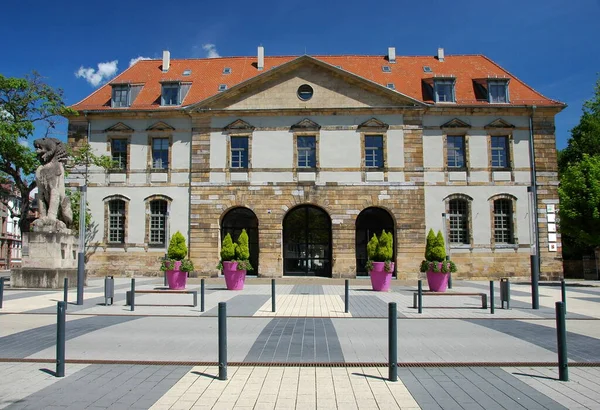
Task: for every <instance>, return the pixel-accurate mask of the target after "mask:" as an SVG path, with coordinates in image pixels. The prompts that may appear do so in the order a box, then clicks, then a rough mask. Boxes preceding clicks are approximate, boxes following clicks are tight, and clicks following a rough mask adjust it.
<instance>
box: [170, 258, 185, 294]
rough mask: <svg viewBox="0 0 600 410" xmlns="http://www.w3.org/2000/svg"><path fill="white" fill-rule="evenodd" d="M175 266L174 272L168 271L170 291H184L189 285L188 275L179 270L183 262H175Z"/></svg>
mask: <svg viewBox="0 0 600 410" xmlns="http://www.w3.org/2000/svg"><path fill="white" fill-rule="evenodd" d="M173 265H174V266H172V267H173V269H172V270H171V269H170V270H167V283H168V284H169V289H175V290H183V289H185V285H186V284H187V275H188V273H187V272H182V271H180V270H179V268H180V267H181V261H175V263H174V264H173Z"/></svg>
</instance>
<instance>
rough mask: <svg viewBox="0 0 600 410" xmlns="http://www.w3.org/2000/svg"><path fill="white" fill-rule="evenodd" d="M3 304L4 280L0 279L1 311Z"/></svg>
mask: <svg viewBox="0 0 600 410" xmlns="http://www.w3.org/2000/svg"><path fill="white" fill-rule="evenodd" d="M3 302H4V278H3V277H0V309H2V303H3Z"/></svg>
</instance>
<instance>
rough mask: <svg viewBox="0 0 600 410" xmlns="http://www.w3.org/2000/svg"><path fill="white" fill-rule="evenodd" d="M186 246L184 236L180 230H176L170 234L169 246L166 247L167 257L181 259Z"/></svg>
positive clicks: (185, 251)
mask: <svg viewBox="0 0 600 410" xmlns="http://www.w3.org/2000/svg"><path fill="white" fill-rule="evenodd" d="M187 252H188V250H187V246H186V245H185V238H184V236H183V235H182V234H181V232H179V231H177V232H175V233H174V234H173V236H171V241H170V242H169V248H168V249H167V256H168V257H169V259H174V260H176V261H181V260H183V258H185V257H186V255H187Z"/></svg>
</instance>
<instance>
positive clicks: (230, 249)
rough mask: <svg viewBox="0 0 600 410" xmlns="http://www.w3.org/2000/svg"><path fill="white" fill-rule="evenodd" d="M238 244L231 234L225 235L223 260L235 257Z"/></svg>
mask: <svg viewBox="0 0 600 410" xmlns="http://www.w3.org/2000/svg"><path fill="white" fill-rule="evenodd" d="M236 248H237V245H236V244H235V243H233V241H232V240H231V235H230V234H227V235H225V238H223V243H222V244H221V261H232V260H234V259H235V251H236Z"/></svg>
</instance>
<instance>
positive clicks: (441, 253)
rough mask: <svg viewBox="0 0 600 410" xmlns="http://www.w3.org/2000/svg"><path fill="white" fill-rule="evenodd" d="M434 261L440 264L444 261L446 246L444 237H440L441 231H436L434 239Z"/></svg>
mask: <svg viewBox="0 0 600 410" xmlns="http://www.w3.org/2000/svg"><path fill="white" fill-rule="evenodd" d="M434 249H435V251H434V253H435V256H436V258H437V259H435V260H436V261H438V262H442V261H444V260H445V259H446V244H445V243H444V235H442V231H438V233H437V236H436V237H435V247H434Z"/></svg>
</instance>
